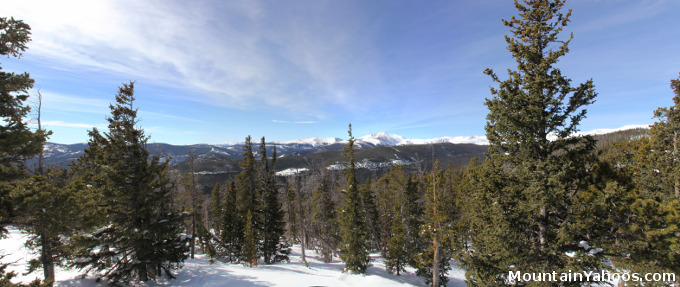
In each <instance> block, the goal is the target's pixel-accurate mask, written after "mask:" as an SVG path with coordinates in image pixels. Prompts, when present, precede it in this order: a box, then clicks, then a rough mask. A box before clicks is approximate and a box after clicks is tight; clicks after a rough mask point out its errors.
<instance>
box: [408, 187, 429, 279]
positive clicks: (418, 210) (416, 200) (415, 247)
mask: <svg viewBox="0 0 680 287" xmlns="http://www.w3.org/2000/svg"><path fill="white" fill-rule="evenodd" d="M405 191H406V194H405V198H406V201H405V202H404V232H405V234H404V237H405V240H406V245H407V246H409V248H408V254H407V263H408V264H409V265H410V266H412V267H416V268H417V267H418V266H419V263H418V260H419V259H418V257H417V253H418V252H419V250H422V249H423V248H424V247H423V246H424V240H423V238H422V237H421V236H420V226H421V225H422V223H423V217H424V216H423V207H422V206H421V202H422V198H423V194H422V192H421V189H420V188H419V183H418V181H417V178H416V177H415V176H409V177H408V180H407V182H406V190H405Z"/></svg>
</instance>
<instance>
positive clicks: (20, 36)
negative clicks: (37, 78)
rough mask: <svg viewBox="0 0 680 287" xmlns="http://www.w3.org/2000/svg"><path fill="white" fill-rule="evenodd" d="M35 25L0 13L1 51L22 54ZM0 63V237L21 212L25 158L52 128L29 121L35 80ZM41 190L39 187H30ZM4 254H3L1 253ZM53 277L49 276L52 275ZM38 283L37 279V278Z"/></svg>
mask: <svg viewBox="0 0 680 287" xmlns="http://www.w3.org/2000/svg"><path fill="white" fill-rule="evenodd" d="M30 35H31V27H30V26H29V25H28V24H26V23H24V22H23V21H21V20H15V19H14V18H9V19H8V18H6V17H0V55H1V56H6V57H15V58H20V57H21V55H22V53H23V52H24V51H26V48H27V46H26V45H27V44H28V42H29V41H30V39H31V38H30ZM1 70H2V68H1V67H0V87H2V88H1V89H0V239H1V238H5V236H6V234H7V229H6V226H7V225H8V224H10V223H12V222H13V221H14V220H15V217H16V216H17V214H16V212H17V210H18V209H17V204H18V203H17V202H14V201H13V200H12V198H15V197H16V196H11V193H14V192H16V190H15V188H16V186H15V185H14V184H15V183H16V181H18V180H21V179H24V178H26V176H27V175H26V172H25V171H26V170H25V166H24V162H23V160H24V159H26V158H30V157H33V156H35V155H37V154H39V153H40V152H41V151H42V148H43V144H44V142H45V140H46V139H47V137H48V136H49V135H50V134H51V132H46V131H45V130H42V129H38V130H37V131H31V130H30V129H29V127H28V123H27V122H26V121H25V117H26V115H28V113H29V112H30V107H29V106H28V105H25V104H24V102H25V101H26V100H27V99H28V96H29V95H28V91H29V90H30V89H31V88H32V87H33V83H34V80H33V79H31V77H30V75H29V74H28V73H25V72H24V73H22V74H15V73H6V72H2V71H1ZM30 192H31V193H32V192H38V191H35V190H32V191H30ZM1 256H2V255H0V257H1ZM6 266H7V265H5V264H0V285H2V284H7V285H10V286H11V285H14V284H12V283H10V279H11V278H12V277H13V273H12V272H10V273H5V267H6ZM48 280H49V279H48ZM34 283H36V284H37V282H34Z"/></svg>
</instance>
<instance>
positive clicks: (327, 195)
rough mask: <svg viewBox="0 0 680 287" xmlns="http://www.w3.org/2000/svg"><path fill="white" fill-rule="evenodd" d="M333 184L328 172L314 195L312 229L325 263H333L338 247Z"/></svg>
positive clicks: (323, 175)
mask: <svg viewBox="0 0 680 287" xmlns="http://www.w3.org/2000/svg"><path fill="white" fill-rule="evenodd" d="M332 192H333V184H332V183H331V175H330V173H329V172H328V171H327V170H323V171H322V174H321V182H320V184H319V187H317V189H316V190H315V191H314V194H313V195H312V205H313V206H314V208H313V209H312V223H311V225H312V229H313V230H314V233H316V236H317V238H318V240H319V241H320V242H319V244H320V245H321V246H320V247H319V251H320V253H321V257H322V258H323V262H324V263H330V262H331V261H333V253H334V251H335V249H336V247H337V245H338V236H337V227H336V226H337V218H336V216H335V202H333V196H332Z"/></svg>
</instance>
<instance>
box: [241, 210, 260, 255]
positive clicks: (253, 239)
mask: <svg viewBox="0 0 680 287" xmlns="http://www.w3.org/2000/svg"><path fill="white" fill-rule="evenodd" d="M253 222H254V220H253V214H252V212H250V210H248V214H247V216H246V226H245V228H244V234H243V241H244V242H243V254H242V256H243V259H242V260H241V261H242V262H243V264H244V265H246V266H248V267H254V266H257V236H256V232H255V227H254V226H253V225H254V224H253Z"/></svg>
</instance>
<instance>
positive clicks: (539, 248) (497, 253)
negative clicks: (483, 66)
mask: <svg viewBox="0 0 680 287" xmlns="http://www.w3.org/2000/svg"><path fill="white" fill-rule="evenodd" d="M523 3H524V4H520V3H518V1H515V7H516V8H517V9H518V10H519V18H516V17H515V16H513V17H512V18H511V19H510V20H507V21H505V20H504V21H503V23H504V24H505V25H506V26H507V27H509V28H510V31H511V33H512V34H513V35H512V37H510V36H506V42H507V43H508V50H510V52H511V53H512V56H513V57H514V58H515V60H516V61H517V70H515V71H512V70H509V79H508V80H505V81H501V80H500V79H499V78H498V77H497V76H496V74H494V72H493V71H492V70H491V69H487V70H486V71H485V74H487V75H489V76H491V78H492V79H493V80H494V81H495V82H497V83H499V88H498V89H496V88H491V93H492V94H493V95H494V97H493V98H491V99H487V100H486V105H487V107H488V108H489V114H488V115H487V125H486V132H487V138H488V139H489V143H490V147H489V154H488V158H487V160H486V162H485V166H484V171H483V173H482V175H481V176H480V178H479V182H478V183H477V184H478V185H477V189H478V190H477V192H478V194H476V195H475V197H474V199H475V200H478V201H479V202H478V203H476V208H477V209H476V210H477V212H476V213H475V215H474V216H473V228H472V230H474V233H473V234H472V244H473V249H474V251H472V252H469V253H468V255H469V256H467V258H466V259H464V260H463V261H464V264H465V267H466V269H467V270H468V271H467V273H466V277H467V279H468V284H469V285H473V286H489V285H506V284H511V282H508V279H507V276H508V273H509V272H510V271H521V272H522V273H531V272H535V273H544V272H553V271H555V272H557V273H558V274H559V273H561V272H581V271H599V270H602V269H603V268H605V266H604V257H603V256H602V254H601V253H597V254H596V253H593V254H591V255H593V256H580V257H578V258H572V257H569V256H567V254H565V253H566V252H568V251H573V250H579V248H580V247H579V242H580V241H583V240H597V238H593V237H590V239H589V238H588V237H589V236H590V235H592V234H596V233H594V232H592V231H589V229H588V228H585V226H584V225H583V224H582V222H578V219H579V216H578V215H577V214H576V208H574V207H579V206H583V205H584V204H587V202H581V201H580V200H581V198H580V197H579V194H580V193H581V192H583V191H584V190H587V189H588V187H589V185H590V178H591V177H590V176H589V167H590V165H592V164H594V163H595V162H596V161H597V158H596V157H595V156H594V154H593V152H592V151H593V149H594V147H595V143H594V140H593V139H592V138H591V137H588V136H585V137H581V136H572V134H573V133H575V132H576V131H577V127H578V125H579V123H580V121H581V120H582V119H583V118H584V117H585V115H586V110H585V109H583V107H584V106H587V105H589V104H591V103H593V102H594V99H595V97H596V93H595V91H594V89H593V83H592V80H589V81H587V82H585V83H583V84H580V85H578V86H577V87H572V86H571V81H570V80H569V79H568V78H566V77H564V76H563V75H562V73H561V72H560V70H559V69H557V68H555V67H554V65H555V63H557V61H558V59H559V58H560V57H561V56H564V55H565V54H566V53H567V52H568V44H569V42H570V41H571V39H572V37H573V36H570V37H569V39H567V40H559V39H558V37H557V35H558V34H559V32H561V31H562V29H563V27H564V26H566V24H567V23H568V22H569V17H570V14H571V11H569V12H568V13H566V14H562V13H561V12H560V10H561V9H562V6H563V5H564V1H563V0H555V1H549V0H527V1H523ZM516 284H544V285H546V284H547V285H557V284H559V285H562V286H563V285H579V284H580V283H577V282H551V283H548V282H543V283H539V282H516Z"/></svg>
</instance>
